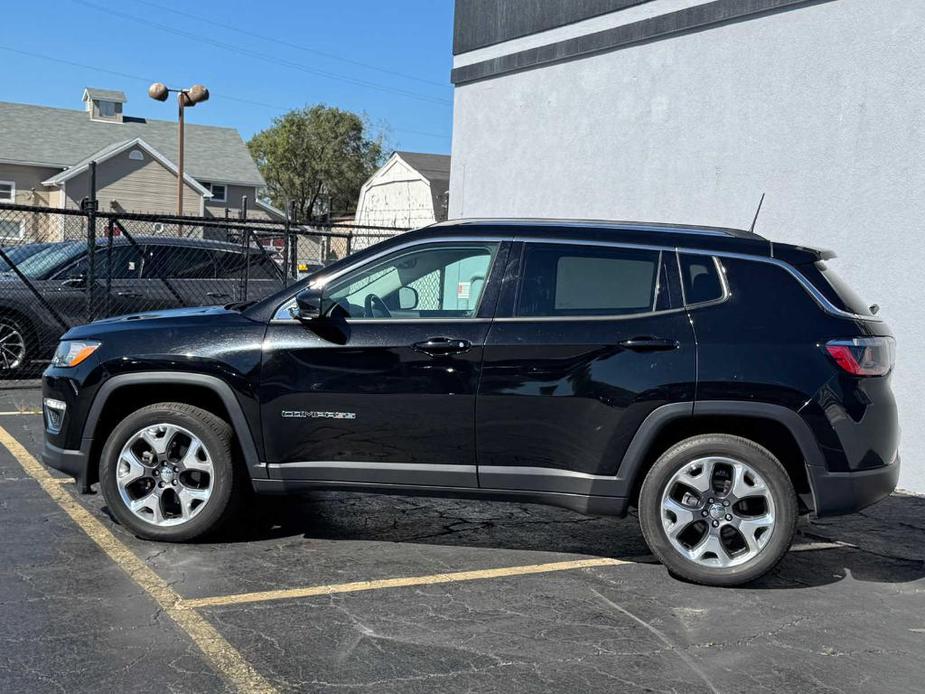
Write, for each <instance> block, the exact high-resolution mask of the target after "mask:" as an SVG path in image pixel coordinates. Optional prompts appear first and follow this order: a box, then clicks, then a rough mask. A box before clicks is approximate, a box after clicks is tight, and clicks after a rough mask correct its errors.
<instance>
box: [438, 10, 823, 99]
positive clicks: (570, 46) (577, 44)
mask: <svg viewBox="0 0 925 694" xmlns="http://www.w3.org/2000/svg"><path fill="white" fill-rule="evenodd" d="M832 1H833V0H716V1H715V2H709V3H706V4H703V5H696V6H694V7H688V8H686V9H683V10H678V11H676V12H669V13H668V14H663V15H660V16H658V17H651V18H649V19H643V20H640V21H638V22H632V23H631V24H625V25H623V26H618V27H614V28H613V29H606V30H604V31H599V32H596V33H593V34H588V35H586V36H578V37H576V38H572V39H566V40H564V41H559V42H557V43H551V44H549V45H546V46H540V47H538V48H530V49H528V50H524V51H519V52H517V53H511V54H510V55H505V56H502V57H500V58H492V59H491V60H483V61H481V62H478V63H472V64H471V65H464V66H462V67H458V68H456V69H454V70H453V71H452V73H451V76H450V80H451V81H452V82H453V84H454V85H456V86H457V87H458V86H460V85H463V84H467V83H469V82H476V81H478V80H484V79H489V78H492V77H498V76H500V75H505V74H508V73H512V72H519V71H521V70H529V69H532V68H537V67H542V66H544V65H549V64H552V63H558V62H562V61H565V60H575V59H578V58H585V57H588V56H590V55H595V54H598V53H605V52H608V51H616V50H619V49H621V48H628V47H629V46H633V45H636V44H639V43H642V42H644V41H655V40H658V39H665V38H670V37H671V36H675V35H677V34H682V33H685V32H690V31H698V30H701V29H707V28H709V27H711V26H714V25H717V24H723V23H725V22H732V21H741V20H744V19H749V18H752V17H756V16H758V15H761V14H764V13H768V12H774V11H778V10H785V9H790V8H795V7H798V6H799V5H808V4H811V3H812V4H818V3H821V2H832Z"/></svg>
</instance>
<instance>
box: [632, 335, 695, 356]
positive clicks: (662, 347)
mask: <svg viewBox="0 0 925 694" xmlns="http://www.w3.org/2000/svg"><path fill="white" fill-rule="evenodd" d="M619 345H620V346H621V347H623V348H625V349H631V350H633V351H634V352H667V351H669V350H672V349H677V348H678V347H680V345H679V344H678V341H677V340H669V339H668V338H666V337H649V336H645V337H631V338H629V339H628V340H621V341H620V342H619Z"/></svg>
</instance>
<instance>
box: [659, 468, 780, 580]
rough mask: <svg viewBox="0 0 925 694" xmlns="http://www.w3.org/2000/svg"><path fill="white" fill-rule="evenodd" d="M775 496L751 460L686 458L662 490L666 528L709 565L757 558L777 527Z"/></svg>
mask: <svg viewBox="0 0 925 694" xmlns="http://www.w3.org/2000/svg"><path fill="white" fill-rule="evenodd" d="M774 513H775V511H774V498H773V496H772V495H771V492H770V490H769V489H768V486H767V484H766V483H765V481H764V480H763V479H762V478H761V476H760V475H759V474H758V473H757V472H756V471H755V470H754V469H753V468H752V467H751V466H750V465H748V464H746V463H743V462H742V461H740V460H735V459H733V458H729V457H724V456H709V457H703V458H698V459H696V460H693V461H691V462H689V463H686V464H685V465H684V466H683V467H682V468H681V469H680V470H678V471H677V472H676V473H675V474H674V475H673V476H672V477H671V479H670V480H669V481H668V484H667V485H666V486H665V489H664V492H663V493H662V500H661V520H662V527H663V529H664V531H665V534H666V535H667V537H668V540H669V542H670V543H671V545H672V547H673V548H674V549H675V550H676V551H677V552H678V553H679V554H681V555H682V556H683V557H685V558H687V559H688V560H690V561H692V562H694V563H696V564H698V565H700V566H704V567H718V568H726V567H731V566H739V565H742V564H745V563H747V562H749V561H751V560H752V559H754V558H755V557H756V556H757V555H758V554H759V553H760V552H761V551H762V550H763V549H764V548H765V546H766V545H767V544H768V541H769V540H770V539H771V535H772V533H773V532H774V524H775V515H774Z"/></svg>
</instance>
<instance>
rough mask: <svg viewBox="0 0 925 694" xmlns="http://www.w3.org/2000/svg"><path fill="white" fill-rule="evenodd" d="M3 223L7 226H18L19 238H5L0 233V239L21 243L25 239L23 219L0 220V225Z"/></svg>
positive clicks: (5, 236)
mask: <svg viewBox="0 0 925 694" xmlns="http://www.w3.org/2000/svg"><path fill="white" fill-rule="evenodd" d="M3 223H8V224H17V223H18V224H19V236H7V235H5V234H4V233H3V231H0V239H12V240H14V241H22V240H23V239H24V238H25V237H26V220H25V219H0V225H2V224H3Z"/></svg>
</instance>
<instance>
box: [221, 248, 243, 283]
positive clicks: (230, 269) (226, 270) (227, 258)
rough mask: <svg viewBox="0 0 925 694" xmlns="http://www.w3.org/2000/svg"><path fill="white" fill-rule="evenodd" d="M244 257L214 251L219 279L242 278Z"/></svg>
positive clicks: (230, 252)
mask: <svg viewBox="0 0 925 694" xmlns="http://www.w3.org/2000/svg"><path fill="white" fill-rule="evenodd" d="M244 263H245V256H244V254H243V253H235V252H234V251H215V265H216V268H217V272H218V278H219V279H240V278H241V277H244Z"/></svg>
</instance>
